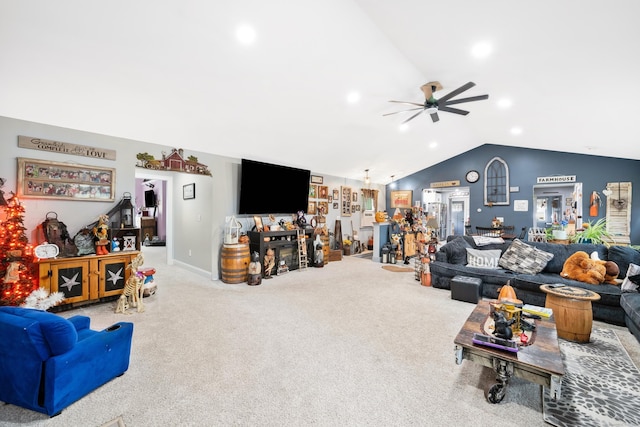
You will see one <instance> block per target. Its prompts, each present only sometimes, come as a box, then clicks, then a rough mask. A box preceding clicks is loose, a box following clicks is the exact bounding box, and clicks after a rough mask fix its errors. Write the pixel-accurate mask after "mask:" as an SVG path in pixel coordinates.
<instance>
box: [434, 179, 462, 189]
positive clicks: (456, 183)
mask: <svg viewBox="0 0 640 427" xmlns="http://www.w3.org/2000/svg"><path fill="white" fill-rule="evenodd" d="M429 186H430V187H431V188H442V187H459V186H460V180H455V181H440V182H432V183H431V184H430V185H429Z"/></svg>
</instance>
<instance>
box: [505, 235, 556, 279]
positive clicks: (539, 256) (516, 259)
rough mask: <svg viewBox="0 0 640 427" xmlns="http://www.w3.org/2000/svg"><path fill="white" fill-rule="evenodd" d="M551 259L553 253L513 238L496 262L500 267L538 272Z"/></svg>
mask: <svg viewBox="0 0 640 427" xmlns="http://www.w3.org/2000/svg"><path fill="white" fill-rule="evenodd" d="M551 259H553V254H550V253H549V252H545V251H541V250H540V249H538V248H534V247H533V246H530V245H527V244H526V243H524V242H522V241H520V240H518V239H514V240H513V243H511V246H509V248H508V249H507V250H506V251H504V255H502V258H500V262H499V263H498V264H499V265H500V267H503V268H506V269H507V270H511V271H515V272H516V273H521V274H538V273H540V272H541V271H542V270H544V268H545V267H546V265H547V263H548V262H549V261H551Z"/></svg>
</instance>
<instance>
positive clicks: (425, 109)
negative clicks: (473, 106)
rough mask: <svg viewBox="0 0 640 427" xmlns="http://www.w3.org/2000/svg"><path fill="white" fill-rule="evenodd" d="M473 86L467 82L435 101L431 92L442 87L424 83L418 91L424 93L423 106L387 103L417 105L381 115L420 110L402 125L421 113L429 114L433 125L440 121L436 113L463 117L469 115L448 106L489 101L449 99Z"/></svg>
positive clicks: (479, 97)
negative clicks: (442, 112) (440, 112)
mask: <svg viewBox="0 0 640 427" xmlns="http://www.w3.org/2000/svg"><path fill="white" fill-rule="evenodd" d="M475 85H476V84H475V83H473V82H469V83H467V84H464V85H462V86H460V87H459V88H458V89H456V90H454V91H451V92H449V93H448V94H446V95H445V96H443V97H442V98H440V99H436V98H435V97H434V96H433V92H436V91H438V90H442V85H441V84H440V82H429V83H425V84H423V85H422V86H420V89H421V90H422V92H423V93H424V99H425V101H424V104H420V103H417V102H408V101H389V102H395V103H398V104H408V105H417V106H418V107H417V108H410V109H408V110H401V111H394V112H393V113H387V114H383V116H389V115H391V114H397V113H403V112H405V111H415V110H420V111H418V112H417V113H415V114H414V115H412V116H411V117H409V118H408V119H406V120H405V121H403V122H402V123H403V124H404V123H407V122H408V121H409V120H412V119H414V118H416V117H417V116H419V115H420V114H422V113H427V114H429V115H430V116H431V120H433V122H434V123H435V122H437V121H438V120H440V117H438V111H446V112H447V113H454V114H461V115H463V116H466V115H467V114H469V112H468V111H465V110H461V109H459V108H453V107H450V105H455V104H461V103H463V102H472V101H482V100H485V99H489V95H478V96H470V97H468V98H460V99H451V98H453V97H455V96H458V95H460V94H461V93H462V92H464V91H466V90H469V89H471V88H472V87H474V86H475Z"/></svg>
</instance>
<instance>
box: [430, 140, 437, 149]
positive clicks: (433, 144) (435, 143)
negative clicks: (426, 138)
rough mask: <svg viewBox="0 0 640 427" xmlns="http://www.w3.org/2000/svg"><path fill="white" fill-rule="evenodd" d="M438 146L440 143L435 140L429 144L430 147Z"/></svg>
mask: <svg viewBox="0 0 640 427" xmlns="http://www.w3.org/2000/svg"><path fill="white" fill-rule="evenodd" d="M437 146H438V143H437V142H435V141H433V142H431V143H430V144H429V148H436V147H437Z"/></svg>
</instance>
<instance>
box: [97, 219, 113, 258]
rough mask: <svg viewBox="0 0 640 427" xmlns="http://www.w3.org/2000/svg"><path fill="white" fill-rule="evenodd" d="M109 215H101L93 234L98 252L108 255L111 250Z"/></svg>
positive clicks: (98, 253)
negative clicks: (109, 246)
mask: <svg viewBox="0 0 640 427" xmlns="http://www.w3.org/2000/svg"><path fill="white" fill-rule="evenodd" d="M108 223H109V217H108V216H107V215H100V216H99V217H98V225H97V226H95V227H93V235H94V236H95V240H96V254H97V255H108V254H109V250H108V249H107V245H108V244H109V243H110V242H109V226H108V225H107V224H108Z"/></svg>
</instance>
